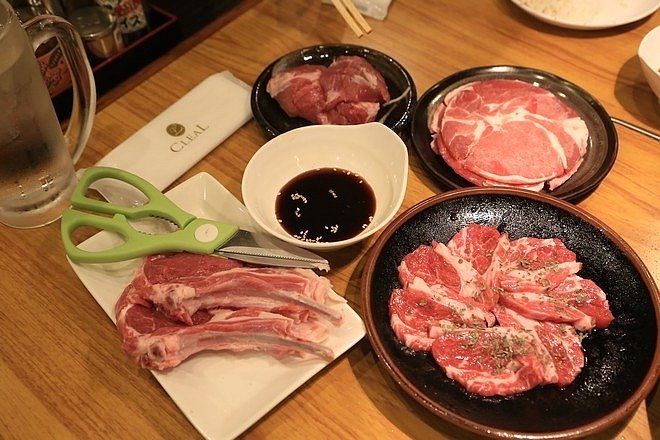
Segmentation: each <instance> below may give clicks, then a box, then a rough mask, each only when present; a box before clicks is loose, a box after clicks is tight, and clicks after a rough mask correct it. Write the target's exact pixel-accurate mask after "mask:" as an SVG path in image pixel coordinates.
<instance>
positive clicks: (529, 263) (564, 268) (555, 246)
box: [492, 237, 582, 293]
mask: <svg viewBox="0 0 660 440" xmlns="http://www.w3.org/2000/svg"><path fill="white" fill-rule="evenodd" d="M499 260H500V261H499V273H497V274H493V275H492V276H493V277H494V278H495V280H494V281H495V284H496V285H497V287H499V288H501V289H503V290H504V291H508V292H539V293H544V292H547V291H549V290H551V289H553V288H555V287H556V286H558V285H559V284H560V283H561V282H562V281H564V279H566V277H568V276H569V275H573V274H575V273H577V272H578V271H579V270H580V269H581V268H582V264H581V263H579V262H577V260H576V257H575V253H574V252H573V251H571V250H570V249H568V248H567V247H566V246H565V245H564V243H563V242H562V241H561V240H559V239H557V238H547V239H541V238H535V237H522V238H519V239H517V240H513V241H511V242H510V243H509V244H508V248H507V249H506V253H505V255H503V256H501V255H500V256H499Z"/></svg>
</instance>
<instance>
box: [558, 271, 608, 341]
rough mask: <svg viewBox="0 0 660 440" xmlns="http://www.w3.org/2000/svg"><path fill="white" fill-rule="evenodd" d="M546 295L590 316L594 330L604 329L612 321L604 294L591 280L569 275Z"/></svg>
mask: <svg viewBox="0 0 660 440" xmlns="http://www.w3.org/2000/svg"><path fill="white" fill-rule="evenodd" d="M548 294H549V295H551V296H552V297H553V298H555V299H556V300H557V301H560V302H562V303H563V304H568V305H569V306H571V307H573V308H575V309H577V310H579V311H580V312H582V313H584V314H586V315H588V316H590V317H591V318H592V319H593V321H594V323H595V326H596V328H605V327H607V326H608V325H610V323H611V322H612V320H613V319H614V316H613V315H612V311H611V310H610V305H609V302H608V301H607V298H606V296H605V292H603V290H602V289H601V288H600V287H598V285H597V284H596V283H594V282H593V281H592V280H587V279H585V278H582V277H580V276H578V275H571V276H568V277H566V279H564V281H562V282H561V283H560V284H559V285H558V286H556V287H555V288H554V289H552V290H551V291H550V292H548Z"/></svg>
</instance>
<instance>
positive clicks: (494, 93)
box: [429, 79, 589, 190]
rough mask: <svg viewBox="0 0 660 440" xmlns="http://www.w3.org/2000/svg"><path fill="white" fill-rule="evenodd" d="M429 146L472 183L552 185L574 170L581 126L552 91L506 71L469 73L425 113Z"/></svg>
mask: <svg viewBox="0 0 660 440" xmlns="http://www.w3.org/2000/svg"><path fill="white" fill-rule="evenodd" d="M429 130H430V131H431V134H432V137H433V140H432V144H431V148H432V149H433V150H434V151H435V152H436V153H437V154H440V155H441V156H442V157H443V159H444V160H445V161H446V162H447V164H448V165H449V166H450V167H451V168H452V169H453V170H454V171H455V172H456V173H457V174H459V175H460V176H462V177H464V178H465V179H467V180H469V181H471V182H472V183H475V184H476V185H488V186H490V185H496V186H514V187H522V188H527V189H532V190H540V189H542V188H543V187H544V185H546V184H547V185H548V187H549V188H550V189H551V190H552V189H555V188H556V187H558V186H559V185H561V184H562V183H564V182H565V181H566V180H567V179H568V178H569V177H570V176H571V175H572V174H573V173H575V172H576V171H577V169H578V167H579V166H580V164H581V163H582V161H583V158H584V156H585V154H586V151H587V143H588V138H589V130H588V128H587V126H586V123H585V122H584V121H583V120H582V119H581V118H580V117H579V115H578V114H577V113H576V112H575V111H574V110H573V109H572V108H570V107H569V106H568V105H566V104H565V103H564V102H563V101H562V100H561V99H559V98H558V97H557V96H555V95H554V94H553V93H552V92H550V91H548V90H545V89H543V88H541V87H537V86H534V85H533V84H530V83H527V82H524V81H519V80H508V79H493V80H486V81H475V82H471V83H468V84H464V85H462V86H459V87H458V88H456V89H454V90H452V91H451V92H449V93H448V94H447V96H445V98H444V101H443V102H442V103H441V104H440V105H439V106H438V107H437V108H436V110H435V112H434V114H433V115H432V117H431V120H430V121H429Z"/></svg>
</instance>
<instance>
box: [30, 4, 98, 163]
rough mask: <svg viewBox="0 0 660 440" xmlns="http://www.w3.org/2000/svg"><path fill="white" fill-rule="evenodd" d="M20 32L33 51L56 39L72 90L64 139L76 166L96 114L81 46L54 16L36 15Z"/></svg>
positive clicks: (91, 75)
mask: <svg viewBox="0 0 660 440" xmlns="http://www.w3.org/2000/svg"><path fill="white" fill-rule="evenodd" d="M23 29H25V31H26V32H27V34H28V36H29V37H30V40H31V42H32V47H33V49H34V50H35V51H36V50H37V48H38V47H39V46H40V45H41V44H42V43H44V42H46V41H48V40H50V39H51V38H53V37H55V38H57V41H58V42H59V44H60V47H61V48H62V53H63V54H64V58H65V59H66V62H67V65H68V67H69V72H70V73H71V79H72V81H71V84H72V88H73V107H72V109H71V117H70V118H69V123H68V126H67V128H66V132H65V133H64V139H65V140H66V143H67V146H68V147H69V151H70V152H71V157H72V159H73V163H76V162H77V161H78V159H80V156H81V155H82V152H83V150H84V149H85V146H86V145H87V140H88V139H89V135H90V132H91V131H92V125H93V123H94V114H95V112H96V83H95V81H94V73H93V71H92V67H91V66H90V64H89V60H88V59H87V55H86V53H85V47H84V46H83V42H82V40H81V38H80V35H79V34H78V31H77V30H76V29H75V27H74V26H73V25H72V24H71V23H69V22H68V21H66V20H65V19H63V18H61V17H58V16H56V15H39V16H36V17H34V18H32V19H30V20H28V21H27V22H26V23H24V24H23Z"/></svg>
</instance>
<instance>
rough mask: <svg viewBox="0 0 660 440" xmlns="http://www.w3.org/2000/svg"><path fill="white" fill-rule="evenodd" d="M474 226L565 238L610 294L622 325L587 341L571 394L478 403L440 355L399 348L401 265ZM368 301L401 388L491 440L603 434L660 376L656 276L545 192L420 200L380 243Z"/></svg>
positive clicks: (372, 326)
mask: <svg viewBox="0 0 660 440" xmlns="http://www.w3.org/2000/svg"><path fill="white" fill-rule="evenodd" d="M469 223H482V224H489V225H495V226H497V228H498V229H499V230H500V231H501V232H507V233H508V234H509V236H510V238H511V239H515V238H519V237H521V236H532V237H539V238H550V237H557V238H559V239H561V240H562V241H563V242H564V243H565V244H566V246H567V247H568V248H569V249H571V250H572V251H574V252H575V253H576V255H577V259H578V261H580V262H582V263H583V268H582V270H581V271H580V273H579V274H580V275H581V276H583V277H585V278H589V279H591V280H593V281H594V282H596V283H597V284H598V285H599V286H600V287H601V288H602V289H603V290H604V291H605V292H606V294H607V298H608V300H609V304H610V308H611V310H612V313H613V314H614V321H613V322H612V323H611V324H610V326H609V327H608V328H606V329H602V330H595V331H593V332H591V333H590V334H589V335H588V336H587V337H586V338H585V340H584V341H583V347H584V351H585V355H586V365H585V367H584V368H583V370H582V372H581V373H580V374H579V376H578V377H577V378H576V380H575V381H574V382H573V383H572V384H570V385H569V386H567V387H565V388H558V387H556V386H550V385H548V386H543V387H537V388H535V389H533V390H530V391H528V392H525V393H521V394H518V395H514V396H508V397H482V396H478V395H474V394H471V393H468V392H467V391H466V390H465V389H464V388H463V387H462V386H461V385H459V384H457V383H455V382H454V381H452V380H450V379H449V378H447V376H446V375H445V374H444V373H443V372H442V370H441V369H440V368H439V367H438V366H437V364H436V363H435V361H434V360H433V357H432V356H430V355H427V354H423V353H413V352H411V351H410V350H408V349H407V348H406V347H405V346H404V345H403V344H402V343H401V342H399V341H398V340H397V338H396V336H395V335H394V333H393V331H392V329H391V327H390V320H389V312H388V299H389V297H390V293H391V291H392V289H394V288H396V287H400V284H399V279H398V272H397V267H398V266H399V264H400V262H401V260H402V259H403V257H404V256H405V255H406V254H408V253H410V252H412V251H413V250H414V249H416V248H417V247H418V246H420V245H421V244H430V243H431V242H432V241H433V240H438V241H441V242H444V243H446V242H447V241H449V239H450V238H451V237H452V236H453V235H454V234H455V233H456V232H457V231H458V230H459V229H461V228H462V227H464V226H465V225H467V224H469ZM362 301H363V311H364V315H365V322H366V326H367V334H368V336H369V339H370V341H371V343H372V345H373V347H374V349H375V351H376V353H377V355H378V357H379V358H380V359H381V360H382V361H383V362H384V364H385V366H386V368H387V371H388V372H389V374H391V375H392V377H393V378H394V380H395V381H396V382H397V383H398V384H400V385H401V386H402V387H403V389H404V390H405V391H406V392H407V393H408V394H409V395H410V396H412V397H413V398H414V399H416V400H417V401H418V402H420V403H421V404H422V405H424V406H425V407H426V408H428V409H429V410H430V411H432V412H433V413H435V414H437V415H438V416H440V417H442V418H444V419H446V420H448V421H449V422H452V423H454V424H456V425H458V426H461V427H463V428H465V429H468V430H471V431H474V432H477V433H479V434H481V435H485V436H490V437H499V438H504V437H506V438H512V437H514V438H525V439H530V438H531V439H544V440H547V439H551V438H553V439H555V438H562V439H566V438H577V437H581V436H586V435H590V434H594V433H595V432H598V431H601V430H603V429H605V428H607V427H610V426H612V425H614V424H615V423H618V422H620V421H622V420H623V419H624V418H625V417H627V416H629V415H630V414H631V413H632V412H633V411H634V410H636V408H637V406H638V405H639V404H640V403H641V402H642V401H643V400H644V398H645V397H646V396H647V395H648V394H649V393H650V391H651V389H652V388H653V386H654V385H655V383H656V382H657V379H658V375H659V374H660V354H659V351H660V348H659V347H660V344H659V342H658V341H659V339H660V332H659V329H658V319H660V305H659V304H660V299H659V297H658V288H657V287H656V286H655V284H654V283H653V280H652V278H651V276H650V274H649V272H648V270H647V269H646V268H645V266H644V265H643V263H642V262H641V261H640V259H639V257H637V255H636V254H635V253H634V252H633V251H632V249H631V248H630V247H629V246H628V245H627V244H626V243H625V242H624V241H623V240H622V239H621V238H620V237H619V236H618V235H616V233H614V232H613V231H612V230H611V229H609V228H608V227H607V226H606V225H604V224H602V223H601V222H600V221H598V220H596V219H594V218H593V217H591V216H590V215H589V214H586V213H585V212H584V211H581V210H580V209H579V208H577V207H575V206H573V205H572V204H570V203H568V202H565V201H562V200H559V199H556V198H554V197H550V196H547V195H544V194H537V193H533V192H531V191H522V190H509V189H495V188H468V189H462V190H454V191H449V192H447V193H444V194H442V195H436V196H433V197H431V198H429V199H427V200H425V201H423V202H420V203H419V204H417V205H415V206H414V207H412V208H410V209H409V210H407V211H406V212H404V213H403V214H402V215H400V216H399V217H397V218H396V219H395V220H393V221H392V223H390V225H388V227H387V228H386V229H385V230H384V231H383V233H382V234H381V235H380V237H379V238H378V240H377V241H376V243H375V244H374V245H373V247H372V249H371V251H370V254H369V256H368V258H367V263H366V265H365V269H364V275H363V280H362Z"/></svg>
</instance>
